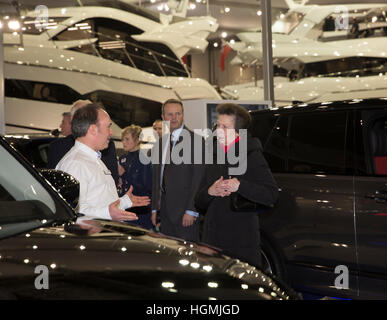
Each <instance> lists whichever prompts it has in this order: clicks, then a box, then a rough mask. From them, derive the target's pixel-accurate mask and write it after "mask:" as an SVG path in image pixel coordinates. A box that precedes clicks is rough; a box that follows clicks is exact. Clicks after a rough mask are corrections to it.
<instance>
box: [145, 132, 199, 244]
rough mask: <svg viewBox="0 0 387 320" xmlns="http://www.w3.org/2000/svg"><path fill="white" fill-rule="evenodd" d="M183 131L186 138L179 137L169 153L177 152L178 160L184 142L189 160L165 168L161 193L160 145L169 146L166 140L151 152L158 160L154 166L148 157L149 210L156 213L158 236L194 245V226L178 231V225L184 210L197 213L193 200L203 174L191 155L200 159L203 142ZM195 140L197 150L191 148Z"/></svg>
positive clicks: (195, 230)
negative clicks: (149, 174)
mask: <svg viewBox="0 0 387 320" xmlns="http://www.w3.org/2000/svg"><path fill="white" fill-rule="evenodd" d="M184 129H185V130H183V132H185V133H189V136H188V135H187V136H185V137H183V136H182V135H180V139H179V141H178V142H176V144H175V147H174V148H173V152H176V153H177V152H178V154H179V156H180V157H183V151H185V150H188V149H184V148H183V147H182V146H183V143H184V141H185V139H187V140H189V141H190V142H189V143H190V145H191V149H190V150H188V151H190V152H191V154H190V156H191V157H190V159H189V163H181V164H175V163H172V162H171V163H170V164H168V165H167V166H166V168H165V170H166V171H165V192H161V190H160V182H161V181H160V175H161V166H162V165H161V160H162V143H164V144H165V145H166V144H169V139H168V138H166V136H164V138H162V139H160V140H159V142H158V145H157V147H156V148H154V149H153V150H152V152H154V153H156V156H158V159H157V161H156V162H155V161H154V157H155V155H152V186H153V189H152V210H160V218H161V232H163V233H165V234H167V235H170V236H175V237H180V238H184V239H186V240H192V241H197V240H199V239H198V237H199V229H198V226H197V222H195V223H194V226H193V228H191V229H192V230H191V229H190V228H187V227H185V228H182V227H181V224H182V219H183V215H184V214H185V211H186V210H191V211H194V212H197V211H198V210H197V209H196V207H195V203H194V198H195V195H196V193H197V191H198V190H199V186H200V182H201V180H202V177H203V174H204V166H203V165H202V164H194V156H195V152H200V157H201V156H203V153H204V152H203V151H204V141H203V138H202V137H200V136H198V135H196V134H194V133H193V132H192V131H190V130H189V129H188V128H187V127H185V126H184ZM195 137H196V138H195ZM195 139H196V141H199V140H200V141H201V142H202V148H199V150H195V148H194V146H195V145H194V141H195ZM186 142H187V141H186ZM193 229H194V230H193ZM185 231H187V232H185Z"/></svg>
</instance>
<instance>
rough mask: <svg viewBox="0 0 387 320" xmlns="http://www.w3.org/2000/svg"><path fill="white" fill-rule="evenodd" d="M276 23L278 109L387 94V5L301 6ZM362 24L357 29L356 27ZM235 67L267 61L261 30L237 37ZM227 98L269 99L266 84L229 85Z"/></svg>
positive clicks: (276, 95) (276, 89)
mask: <svg viewBox="0 0 387 320" xmlns="http://www.w3.org/2000/svg"><path fill="white" fill-rule="evenodd" d="M287 2H288V4H289V7H290V10H289V11H288V12H287V13H286V14H284V15H281V17H280V19H279V20H277V21H275V22H274V24H273V25H272V31H273V37H272V38H273V41H272V48H273V64H274V97H275V100H276V105H277V106H281V105H288V104H289V103H292V102H293V101H302V102H305V103H308V102H322V101H330V100H342V99H352V98H366V97H385V96H387V75H386V71H387V37H386V35H387V15H386V11H387V7H386V6H385V4H384V5H383V4H382V5H381V4H370V3H369V4H364V5H363V4H351V5H345V6H340V5H321V6H318V5H304V3H305V1H304V2H303V4H301V5H297V4H295V3H294V2H293V1H287ZM354 25H355V26H356V25H357V29H355V28H354V29H352V27H353V26H354ZM237 36H238V38H239V39H240V40H241V41H237V42H235V43H233V44H230V46H231V47H232V48H233V49H234V50H236V51H237V55H236V57H235V58H234V59H233V60H232V61H231V63H232V64H244V65H254V64H257V63H259V62H260V58H261V57H262V43H261V33H260V32H244V33H240V34H238V35H237ZM222 91H223V96H224V97H226V98H229V99H230V98H234V99H250V100H254V99H256V100H263V80H257V81H254V82H250V83H244V84H235V85H228V86H226V87H224V88H223V89H222Z"/></svg>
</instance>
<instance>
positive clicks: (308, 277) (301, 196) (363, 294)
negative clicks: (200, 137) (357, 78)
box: [252, 99, 387, 299]
mask: <svg viewBox="0 0 387 320" xmlns="http://www.w3.org/2000/svg"><path fill="white" fill-rule="evenodd" d="M371 116H372V117H373V118H377V119H380V120H382V121H385V120H387V100H386V99H374V100H351V101H344V102H333V103H320V104H314V105H299V106H290V107H287V108H281V109H280V110H271V111H257V112H252V117H253V128H252V133H253V135H254V136H256V137H259V139H260V140H261V142H262V144H263V146H264V155H265V158H266V159H267V161H268V163H269V166H270V167H271V170H272V172H273V175H274V177H275V179H276V181H277V183H278V185H279V187H280V190H281V192H280V198H279V201H278V203H277V205H276V207H275V208H274V209H273V210H271V211H269V212H266V213H264V214H262V215H261V217H260V221H261V232H262V238H263V243H264V244H265V243H266V246H269V247H270V248H269V250H268V251H269V254H270V255H271V258H272V261H271V263H272V265H273V266H274V267H275V268H274V273H277V274H278V275H280V276H281V277H282V278H283V279H286V280H287V281H288V282H289V283H290V284H291V285H292V286H293V287H294V288H295V289H297V290H300V291H304V292H312V293H316V294H321V295H329V296H337V297H347V298H348V297H349V298H382V299H386V298H387V255H386V253H387V234H386V232H385V231H386V230H387V212H386V210H387V202H386V200H385V198H384V199H383V197H382V196H379V198H372V197H370V196H369V195H372V194H374V195H375V194H376V193H377V191H378V192H379V194H380V193H383V192H386V190H387V176H386V175H381V174H377V172H376V171H375V167H374V164H373V157H374V156H376V155H379V156H383V155H384V156H386V155H387V150H382V151H378V152H379V153H378V154H376V152H374V151H372V148H371V147H370V143H371V142H370V141H371V140H370V139H369V138H368V133H369V132H371V131H372V126H371V122H369V121H368V120H367V118H370V117H371ZM367 121H368V122H367ZM295 125H297V127H295ZM386 133H387V130H385V131H384V137H383V136H382V140H383V141H384V143H387V135H386ZM380 152H381V153H380ZM340 265H344V266H346V267H347V268H348V269H349V282H348V285H349V288H348V289H341V290H339V289H337V288H336V287H335V280H336V278H337V277H338V276H339V274H338V273H335V268H336V267H337V266H340Z"/></svg>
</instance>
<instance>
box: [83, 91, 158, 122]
mask: <svg viewBox="0 0 387 320" xmlns="http://www.w3.org/2000/svg"><path fill="white" fill-rule="evenodd" d="M85 98H87V99H90V100H91V101H92V102H96V103H99V104H101V105H102V106H103V107H105V108H106V111H107V112H108V113H109V115H110V118H111V119H112V120H113V121H114V122H115V123H116V124H117V125H118V126H120V127H121V128H124V127H126V126H129V125H131V124H136V125H139V126H141V127H148V126H151V125H152V124H153V122H154V121H155V120H156V119H160V118H161V103H159V102H156V101H152V100H147V99H142V98H138V97H133V96H129V95H124V94H119V93H115V92H108V91H95V92H92V93H89V94H87V95H85Z"/></svg>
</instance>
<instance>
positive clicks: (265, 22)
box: [261, 0, 274, 106]
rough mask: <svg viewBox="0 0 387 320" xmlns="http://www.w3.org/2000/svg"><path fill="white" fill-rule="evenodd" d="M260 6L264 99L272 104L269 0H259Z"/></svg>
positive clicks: (272, 84) (271, 49)
mask: <svg viewBox="0 0 387 320" xmlns="http://www.w3.org/2000/svg"><path fill="white" fill-rule="evenodd" d="M261 6H262V8H261V9H262V58H263V84H264V100H265V101H271V105H272V106H274V80H273V48H272V35H271V0H261Z"/></svg>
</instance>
